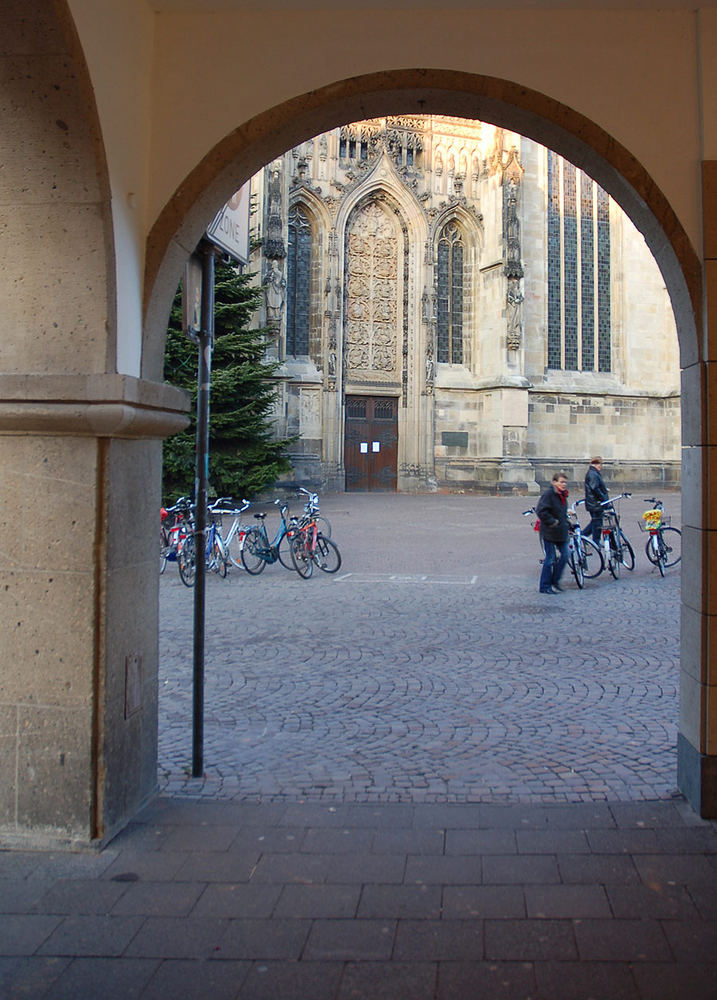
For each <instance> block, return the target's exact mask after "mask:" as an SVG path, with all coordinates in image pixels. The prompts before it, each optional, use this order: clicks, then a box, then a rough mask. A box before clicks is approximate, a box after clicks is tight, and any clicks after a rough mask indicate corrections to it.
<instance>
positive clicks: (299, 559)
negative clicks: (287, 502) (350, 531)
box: [289, 518, 341, 580]
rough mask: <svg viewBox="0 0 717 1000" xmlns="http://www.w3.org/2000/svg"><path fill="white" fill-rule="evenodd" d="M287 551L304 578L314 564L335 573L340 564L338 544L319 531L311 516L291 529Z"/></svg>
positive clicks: (327, 571)
mask: <svg viewBox="0 0 717 1000" xmlns="http://www.w3.org/2000/svg"><path fill="white" fill-rule="evenodd" d="M289 552H290V553H291V561H292V562H293V564H294V569H295V570H296V572H297V573H298V574H299V576H300V577H302V579H304V580H308V579H309V577H310V576H311V574H312V573H313V572H314V566H315V565H316V566H318V567H319V569H320V570H321V571H322V572H323V573H336V572H337V571H338V569H339V567H340V566H341V553H340V552H339V547H338V545H337V544H336V542H334V541H332V539H330V538H327V537H326V536H325V535H323V534H322V533H321V532H320V531H319V528H318V525H317V523H316V521H315V520H313V518H312V520H310V521H309V522H308V523H307V524H302V525H299V526H297V527H296V528H293V529H292V530H291V533H290V535H289Z"/></svg>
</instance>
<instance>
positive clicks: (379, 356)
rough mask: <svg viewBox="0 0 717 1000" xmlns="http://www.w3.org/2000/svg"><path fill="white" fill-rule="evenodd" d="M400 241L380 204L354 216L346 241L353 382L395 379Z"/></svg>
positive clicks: (347, 337)
mask: <svg viewBox="0 0 717 1000" xmlns="http://www.w3.org/2000/svg"><path fill="white" fill-rule="evenodd" d="M398 260H399V239H398V233H397V229H396V224H395V222H394V221H393V220H392V219H391V217H390V216H389V214H388V212H387V211H386V209H385V208H384V207H383V206H381V205H380V204H379V202H378V200H376V199H371V200H370V201H369V202H368V203H367V204H365V205H363V206H359V208H358V209H357V210H356V211H355V212H354V215H353V216H352V218H351V220H350V223H349V226H348V227H347V236H346V281H345V310H346V315H345V321H344V354H345V363H346V370H347V372H348V373H350V375H351V377H352V378H364V379H366V378H372V377H374V378H375V377H377V376H378V377H380V378H381V379H383V380H385V379H386V377H387V376H393V377H396V376H397V374H398V358H397V323H398Z"/></svg>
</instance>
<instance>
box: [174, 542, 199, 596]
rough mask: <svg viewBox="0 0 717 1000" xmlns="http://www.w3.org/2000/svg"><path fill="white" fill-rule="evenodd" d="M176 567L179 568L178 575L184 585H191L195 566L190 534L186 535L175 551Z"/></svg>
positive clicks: (192, 584)
mask: <svg viewBox="0 0 717 1000" xmlns="http://www.w3.org/2000/svg"><path fill="white" fill-rule="evenodd" d="M177 567H178V569H179V577H180V579H181V581H182V583H183V584H184V586H185V587H193V586H194V578H195V576H196V568H197V567H196V559H195V551H194V538H193V536H192V535H187V537H186V538H185V539H184V542H183V544H182V547H181V549H180V550H179V551H178V552H177Z"/></svg>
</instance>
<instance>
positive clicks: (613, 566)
mask: <svg viewBox="0 0 717 1000" xmlns="http://www.w3.org/2000/svg"><path fill="white" fill-rule="evenodd" d="M631 496H632V493H620V494H619V496H616V497H614V498H613V499H611V500H604V501H603V502H602V503H601V504H600V506H601V507H603V508H604V511H605V516H604V520H603V526H602V537H601V544H602V552H603V559H604V561H605V565H606V566H607V568H608V569H609V570H610V573H611V575H612V576H613V578H614V579H615V580H617V578H618V577H619V576H620V569H621V568H622V567H624V568H625V569H627V570H633V569H634V568H635V553H634V551H633V548H632V545H630V543H629V542H628V540H627V537H626V535H625V532H624V531H623V530H622V528H621V527H620V511H619V507H620V501H621V500H623V499H627V498H629V497H631ZM616 505H617V506H616Z"/></svg>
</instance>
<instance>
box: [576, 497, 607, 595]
mask: <svg viewBox="0 0 717 1000" xmlns="http://www.w3.org/2000/svg"><path fill="white" fill-rule="evenodd" d="M584 503H585V501H584V500H577V501H576V502H575V503H574V504H572V506H570V507H568V527H569V531H570V534H569V536H568V566H569V567H570V572H571V573H572V574H573V576H574V577H575V582H576V584H577V585H578V588H579V589H580V590H582V589H583V587H584V586H585V580H586V579H593V578H594V577H596V576H600V574H601V573H602V571H603V569H604V568H605V563H604V561H603V557H602V552H601V551H600V546H599V545H596V544H595V542H594V541H593V540H592V538H589V537H588V536H587V535H583V530H582V528H581V527H580V521H579V520H578V515H577V510H576V508H577V507H579V506H580V504H584Z"/></svg>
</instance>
